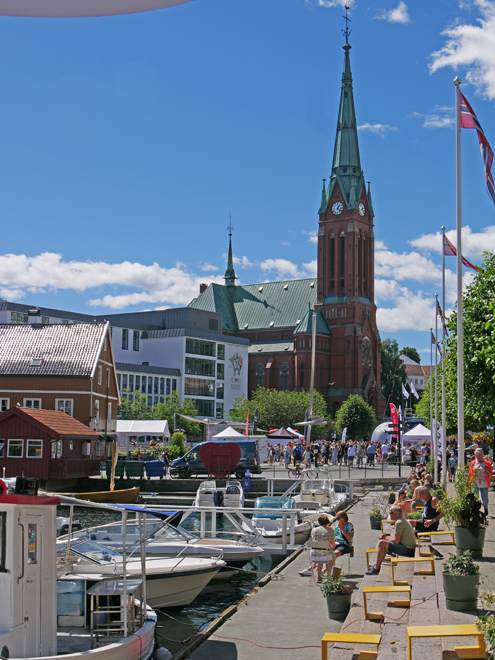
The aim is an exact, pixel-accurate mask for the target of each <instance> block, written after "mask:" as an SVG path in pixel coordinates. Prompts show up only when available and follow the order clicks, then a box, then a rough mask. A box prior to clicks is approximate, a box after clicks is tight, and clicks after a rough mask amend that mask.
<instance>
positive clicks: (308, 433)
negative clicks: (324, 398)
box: [306, 310, 316, 467]
mask: <svg viewBox="0 0 495 660" xmlns="http://www.w3.org/2000/svg"><path fill="white" fill-rule="evenodd" d="M311 322H312V328H311V380H310V385H309V418H308V421H309V422H310V421H311V417H312V415H313V390H314V386H315V361H316V312H315V311H314V310H313V314H312V317H311ZM310 444H311V424H308V425H307V426H306V447H309V445H310ZM310 467H311V466H310Z"/></svg>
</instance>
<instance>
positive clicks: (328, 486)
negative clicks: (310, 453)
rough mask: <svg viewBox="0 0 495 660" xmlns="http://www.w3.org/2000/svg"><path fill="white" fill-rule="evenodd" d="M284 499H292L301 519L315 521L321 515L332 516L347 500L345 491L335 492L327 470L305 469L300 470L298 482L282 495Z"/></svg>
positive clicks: (344, 489) (343, 489) (342, 489)
mask: <svg viewBox="0 0 495 660" xmlns="http://www.w3.org/2000/svg"><path fill="white" fill-rule="evenodd" d="M284 497H292V498H293V499H294V502H295V503H296V509H297V510H298V512H299V515H300V516H301V518H306V517H310V518H311V519H312V520H316V519H317V518H318V516H320V515H322V514H326V515H329V514H334V513H335V512H336V511H337V510H338V509H339V508H340V507H341V506H342V505H343V504H344V503H345V501H346V500H347V489H346V488H341V490H340V491H338V492H337V491H336V487H335V483H334V480H333V479H332V477H331V473H330V470H328V469H327V468H321V467H318V468H307V469H305V470H302V472H301V475H300V477H299V481H298V482H297V483H296V484H294V485H293V486H291V488H289V489H288V490H287V491H286V492H285V493H284Z"/></svg>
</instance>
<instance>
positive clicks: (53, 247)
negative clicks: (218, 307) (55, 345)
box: [0, 0, 495, 362]
mask: <svg viewBox="0 0 495 660" xmlns="http://www.w3.org/2000/svg"><path fill="white" fill-rule="evenodd" d="M342 4H343V3H342V2H340V1H339V2H337V1H336V0H335V1H334V0H193V1H192V2H189V3H186V4H183V5H180V6H177V7H172V8H167V9H164V10H159V11H154V12H148V13H142V14H136V15H129V16H116V17H104V18H85V19H34V18H12V17H0V60H1V62H2V66H1V67H0V89H1V90H2V103H1V104H0V136H1V139H0V144H1V151H0V216H1V218H2V239H3V240H2V242H1V247H0V297H3V298H5V299H7V300H16V301H19V302H25V303H28V304H39V305H44V306H50V307H56V308H63V309H71V310H74V311H81V312H88V313H91V312H92V311H94V313H95V314H96V313H98V314H104V313H106V312H109V313H110V312H117V311H137V310H141V309H155V308H159V307H169V306H177V305H186V304H187V303H188V302H189V301H190V300H191V299H192V298H193V297H195V296H196V295H197V292H198V290H199V284H200V283H201V282H210V281H212V280H216V281H222V275H223V274H224V271H225V260H226V252H227V247H228V236H227V226H228V224H229V216H230V215H232V224H233V226H234V233H233V248H234V255H235V259H236V272H237V275H238V277H239V281H240V282H241V283H245V284H247V283H251V282H258V281H260V282H262V281H270V280H275V279H290V278H293V277H301V276H311V275H312V274H313V273H314V272H315V266H316V261H315V259H316V243H315V241H316V230H317V222H318V207H319V202H320V195H321V180H322V178H328V175H329V172H330V168H331V160H332V153H333V143H334V138H335V128H336V116H337V109H338V102H339V96H340V79H341V73H342V65H343V51H342V45H343V43H344V38H343V35H342V32H341V30H342V28H343V27H344V21H343V19H342V15H343V13H344V11H343V7H342ZM350 5H351V10H350V14H349V16H350V18H351V21H352V22H351V24H350V27H351V29H352V34H351V36H350V43H351V44H352V50H351V65H352V70H353V77H354V93H355V102H356V114H357V119H358V124H359V126H360V134H359V135H360V138H359V139H360V149H361V163H362V167H363V169H364V173H365V178H366V180H369V181H371V191H372V196H373V205H374V210H375V214H376V216H375V238H376V248H377V249H376V301H377V305H378V309H379V311H378V325H379V329H380V332H381V336H382V338H385V337H395V338H397V339H398V341H399V343H400V344H401V346H402V345H412V346H415V347H416V348H418V349H419V350H420V351H425V353H424V359H423V361H425V362H427V361H428V360H429V355H428V354H427V353H429V328H430V326H431V325H434V322H435V313H434V297H433V296H434V293H435V292H438V293H440V288H441V286H440V283H441V254H440V240H439V232H440V227H441V225H442V224H444V225H445V226H446V228H447V230H449V231H450V232H452V233H451V234H449V236H450V237H451V239H452V240H453V242H454V243H455V132H454V85H453V82H452V81H453V79H454V77H455V76H456V75H458V76H459V77H460V78H461V79H462V80H463V85H462V88H461V89H462V90H463V92H464V94H465V95H466V97H467V98H468V100H469V101H470V103H471V105H472V106H473V107H474V110H475V111H476V113H477V115H478V118H479V120H480V122H481V124H482V126H483V128H484V130H485V133H486V135H487V137H488V139H489V140H490V141H491V143H492V145H493V146H494V147H495V113H494V109H495V2H492V1H489V0H473V1H471V2H469V1H466V0H463V1H462V2H456V1H454V0H414V1H413V0H409V1H407V2H402V1H401V2H397V1H395V0H394V1H393V2H388V0H378V2H377V3H376V4H369V3H367V2H364V1H363V0H354V1H353V2H350ZM462 170H463V224H464V226H465V238H464V246H463V253H464V254H465V256H466V257H467V258H468V259H470V260H471V261H472V262H474V263H476V264H477V263H480V262H481V258H482V252H483V250H490V251H493V250H494V249H495V208H494V206H493V204H492V203H491V201H490V199H489V197H488V195H487V193H486V190H485V181H484V172H483V164H482V160H481V155H480V152H479V147H478V141H477V138H476V133H475V131H466V130H464V131H463V134H462ZM436 234H438V235H436ZM447 264H448V266H449V268H450V270H449V271H448V273H447V282H448V304H447V308H452V306H453V304H454V302H455V297H456V296H455V259H454V258H452V257H450V258H448V259H447ZM471 277H472V275H471V274H470V273H469V271H468V272H467V273H466V276H465V279H466V281H469V279H470V278H471Z"/></svg>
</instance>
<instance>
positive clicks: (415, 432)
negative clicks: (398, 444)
mask: <svg viewBox="0 0 495 660" xmlns="http://www.w3.org/2000/svg"><path fill="white" fill-rule="evenodd" d="M430 438H431V431H430V429H427V428H426V426H423V424H417V425H416V426H415V427H414V428H412V429H411V430H410V431H408V432H407V433H404V435H403V436H402V441H403V442H404V443H406V442H408V441H409V442H410V441H411V440H416V441H417V440H422V441H423V442H426V441H427V440H430Z"/></svg>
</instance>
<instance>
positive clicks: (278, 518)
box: [253, 497, 313, 545]
mask: <svg viewBox="0 0 495 660" xmlns="http://www.w3.org/2000/svg"><path fill="white" fill-rule="evenodd" d="M266 509H272V511H270V512H266V511H264V510H266ZM273 509H278V510H279V511H280V513H278V512H273ZM295 509H296V503H295V501H294V499H293V498H292V497H257V498H256V501H255V503H254V515H253V524H254V525H255V527H256V529H257V530H258V531H259V532H260V533H261V536H262V539H263V540H264V541H265V542H266V543H273V544H276V545H279V544H281V543H282V540H283V537H284V534H285V535H286V537H287V542H288V543H289V542H290V531H289V528H290V523H289V527H286V525H285V523H284V514H283V513H282V511H284V510H295ZM312 528H313V524H312V523H311V521H310V520H301V519H300V517H299V515H298V519H297V521H296V522H295V523H294V543H296V544H297V545H301V544H302V543H306V541H307V540H308V539H309V536H310V534H311V529H312Z"/></svg>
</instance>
